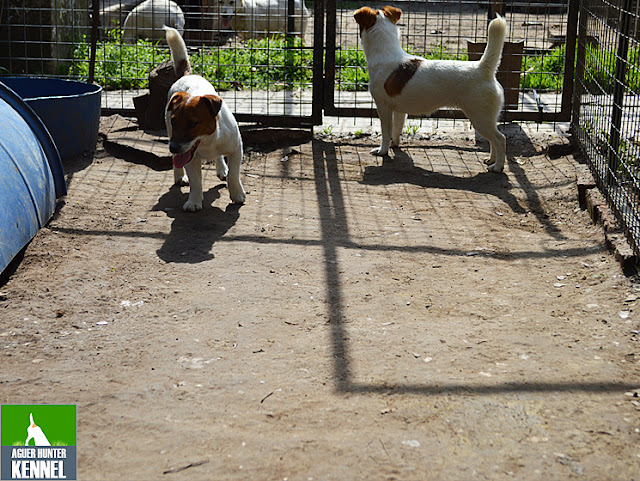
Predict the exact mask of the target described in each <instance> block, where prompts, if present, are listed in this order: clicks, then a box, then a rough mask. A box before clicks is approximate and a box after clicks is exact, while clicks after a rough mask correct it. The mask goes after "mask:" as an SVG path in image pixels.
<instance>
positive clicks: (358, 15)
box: [353, 7, 378, 33]
mask: <svg viewBox="0 0 640 481" xmlns="http://www.w3.org/2000/svg"><path fill="white" fill-rule="evenodd" d="M377 16H378V11H377V10H373V9H372V8H370V7H362V8H360V9H358V10H356V12H355V13H354V14H353V18H355V20H356V23H357V24H358V25H360V32H361V33H362V31H363V30H368V29H370V28H371V27H373V26H374V25H375V24H376V17H377Z"/></svg>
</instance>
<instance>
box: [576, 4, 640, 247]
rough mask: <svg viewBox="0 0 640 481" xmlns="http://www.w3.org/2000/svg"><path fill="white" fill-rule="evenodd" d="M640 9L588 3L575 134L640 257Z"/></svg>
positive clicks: (582, 25) (581, 41)
mask: <svg viewBox="0 0 640 481" xmlns="http://www.w3.org/2000/svg"><path fill="white" fill-rule="evenodd" d="M639 9H640V4H639V3H638V1H637V0H620V1H617V0H616V1H613V2H608V1H604V0H584V1H583V2H582V5H581V9H580V22H579V31H578V47H577V54H576V56H577V62H576V88H575V99H574V115H573V130H574V132H575V133H576V136H577V138H578V140H579V142H580V145H581V146H582V147H583V150H584V151H585V153H586V158H587V163H588V165H589V167H590V169H591V171H592V173H593V175H594V178H595V180H596V182H597V184H598V187H599V188H600V190H601V191H602V192H603V194H604V195H605V197H606V198H607V200H608V202H609V205H610V206H611V207H612V208H613V210H614V212H615V213H616V217H617V219H618V221H619V222H620V224H621V226H622V228H623V229H624V231H625V232H626V234H627V237H628V239H629V240H630V243H631V244H632V246H633V248H634V250H635V252H636V254H640V211H639V206H640V203H639V201H640V160H639V159H640V157H639V153H640V152H639V151H640V45H639V37H640V16H639V11H640V10H639Z"/></svg>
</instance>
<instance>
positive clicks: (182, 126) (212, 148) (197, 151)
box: [164, 27, 245, 212]
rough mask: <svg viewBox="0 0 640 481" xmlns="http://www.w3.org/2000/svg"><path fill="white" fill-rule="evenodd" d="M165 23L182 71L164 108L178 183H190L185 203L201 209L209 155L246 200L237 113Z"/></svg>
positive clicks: (237, 199) (237, 196)
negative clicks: (193, 64)
mask: <svg viewBox="0 0 640 481" xmlns="http://www.w3.org/2000/svg"><path fill="white" fill-rule="evenodd" d="M164 29H165V31H166V36H167V43H168V44H169V48H170V49H171V58H172V60H173V67H174V69H175V72H176V74H177V76H178V80H176V82H175V83H174V84H173V85H172V86H171V88H170V89H169V94H168V97H167V99H168V101H167V107H166V109H165V122H166V124H167V132H168V134H169V150H170V151H171V153H172V154H173V174H174V179H175V182H176V184H185V185H186V184H187V183H189V184H190V189H189V199H188V200H187V202H185V204H184V206H183V207H182V208H183V210H185V211H188V212H195V211H198V210H201V209H202V200H203V198H204V196H203V194H202V161H203V160H206V159H213V160H215V163H216V171H217V173H218V177H219V178H220V180H225V179H226V181H227V188H228V189H229V196H230V197H231V200H232V201H233V202H234V203H237V204H242V203H244V199H245V192H244V188H243V187H242V183H241V182H240V165H241V164H242V152H243V151H242V137H240V130H239V129H238V124H237V122H236V119H235V118H234V116H233V114H232V113H231V110H229V107H227V105H226V104H225V103H224V101H223V100H222V99H221V98H220V97H219V96H218V94H217V92H216V90H215V89H214V88H213V85H211V83H209V81H207V80H206V79H204V78H203V77H201V76H199V75H191V65H190V63H189V56H188V55H187V47H186V45H185V43H184V40H183V39H182V37H181V36H180V34H179V33H178V31H177V30H176V29H174V28H171V27H164ZM225 157H226V159H227V162H228V163H229V165H228V166H227V163H226V162H225ZM185 170H186V177H185Z"/></svg>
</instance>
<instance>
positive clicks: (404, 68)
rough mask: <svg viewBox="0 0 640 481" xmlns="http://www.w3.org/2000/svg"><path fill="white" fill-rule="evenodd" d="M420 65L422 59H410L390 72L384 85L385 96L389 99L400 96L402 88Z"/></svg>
mask: <svg viewBox="0 0 640 481" xmlns="http://www.w3.org/2000/svg"><path fill="white" fill-rule="evenodd" d="M421 63H422V59H419V58H412V59H410V60H407V61H406V62H403V63H401V64H400V65H398V68H396V69H395V70H394V71H393V72H391V75H389V78H387V81H386V82H385V83H384V90H385V91H386V92H387V95H388V96H389V97H395V96H397V95H400V94H401V93H402V90H403V89H404V86H405V85H407V83H408V82H409V80H411V78H412V77H413V75H414V74H415V73H416V70H418V67H420V64H421Z"/></svg>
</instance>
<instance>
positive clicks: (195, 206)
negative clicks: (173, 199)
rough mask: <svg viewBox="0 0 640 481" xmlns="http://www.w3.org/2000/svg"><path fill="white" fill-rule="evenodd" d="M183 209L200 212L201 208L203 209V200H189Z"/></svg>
mask: <svg viewBox="0 0 640 481" xmlns="http://www.w3.org/2000/svg"><path fill="white" fill-rule="evenodd" d="M182 210H183V211H185V212H198V211H199V210H202V202H194V201H192V200H188V201H186V202H185V203H184V205H183V206H182Z"/></svg>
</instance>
